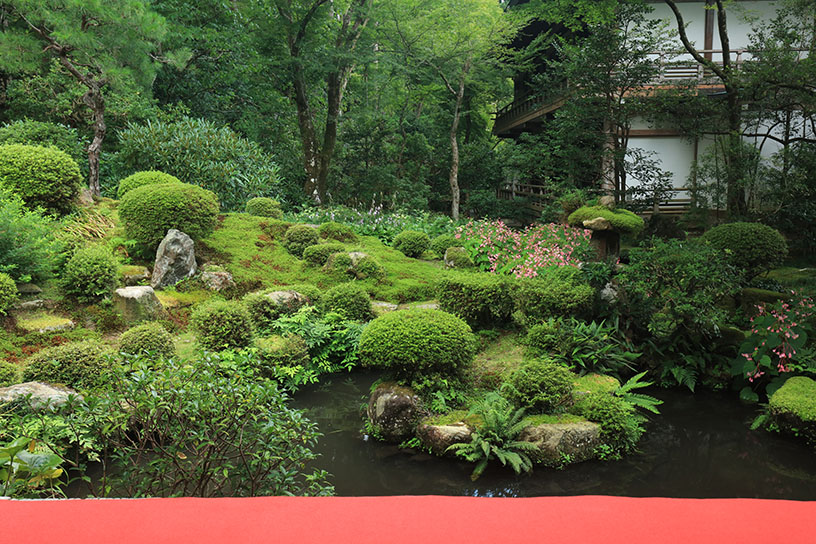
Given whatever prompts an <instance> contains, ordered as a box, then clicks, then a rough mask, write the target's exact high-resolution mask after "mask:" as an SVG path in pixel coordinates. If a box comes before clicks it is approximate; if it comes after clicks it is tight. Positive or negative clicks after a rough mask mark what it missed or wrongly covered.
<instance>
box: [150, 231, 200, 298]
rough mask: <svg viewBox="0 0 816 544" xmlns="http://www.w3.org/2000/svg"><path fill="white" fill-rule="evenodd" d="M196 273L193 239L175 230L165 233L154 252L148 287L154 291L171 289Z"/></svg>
mask: <svg viewBox="0 0 816 544" xmlns="http://www.w3.org/2000/svg"><path fill="white" fill-rule="evenodd" d="M195 273H196V262H195V244H194V243H193V239H192V238H190V237H189V236H187V235H186V234H184V233H183V232H181V231H180V230H177V229H170V230H168V231H167V236H165V237H164V239H163V240H162V241H161V243H160V244H159V249H157V250H156V263H155V264H154V265H153V274H152V278H153V279H152V280H151V282H150V285H151V286H152V287H153V288H154V289H163V288H165V287H171V286H173V285H175V284H177V283H178V282H180V281H181V280H183V279H186V278H190V277H192V276H194V275H195Z"/></svg>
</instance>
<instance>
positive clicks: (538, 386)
mask: <svg viewBox="0 0 816 544" xmlns="http://www.w3.org/2000/svg"><path fill="white" fill-rule="evenodd" d="M574 380H575V375H574V374H573V373H572V372H570V371H569V369H567V367H565V366H563V365H561V364H559V363H556V362H554V361H552V360H547V359H532V360H529V361H525V362H523V363H522V364H521V366H520V367H519V368H518V369H517V370H516V371H515V372H513V374H511V375H510V378H509V379H508V380H507V384H506V386H505V387H504V388H503V389H502V390H503V392H504V394H505V396H506V397H507V399H508V400H509V401H510V402H512V403H513V405H514V406H516V408H524V409H525V410H528V411H531V412H533V413H537V414H538V413H547V414H549V413H552V412H557V411H563V410H564V408H565V407H566V406H567V405H569V403H570V402H571V401H572V383H573V381H574Z"/></svg>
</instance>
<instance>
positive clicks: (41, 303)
mask: <svg viewBox="0 0 816 544" xmlns="http://www.w3.org/2000/svg"><path fill="white" fill-rule="evenodd" d="M56 306H57V303H56V301H53V300H45V299H40V298H38V299H35V300H27V301H25V302H18V303H17V304H15V305H14V306H13V307H12V308H13V309H15V310H18V311H22V312H24V311H27V310H40V309H42V308H56Z"/></svg>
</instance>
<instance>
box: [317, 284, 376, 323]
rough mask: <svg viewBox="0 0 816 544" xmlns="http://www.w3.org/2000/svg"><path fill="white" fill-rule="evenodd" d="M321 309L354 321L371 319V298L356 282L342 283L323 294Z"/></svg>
mask: <svg viewBox="0 0 816 544" xmlns="http://www.w3.org/2000/svg"><path fill="white" fill-rule="evenodd" d="M319 308H320V309H321V310H322V311H324V312H338V313H340V314H342V315H344V316H345V317H346V318H347V319H351V320H353V321H368V320H369V319H371V315H372V311H371V298H370V297H369V296H368V292H367V291H366V290H365V289H364V288H363V286H361V285H360V284H359V283H356V282H349V283H341V284H340V285H336V286H334V287H332V288H331V289H329V290H328V291H326V292H325V293H323V296H322V297H320V303H319Z"/></svg>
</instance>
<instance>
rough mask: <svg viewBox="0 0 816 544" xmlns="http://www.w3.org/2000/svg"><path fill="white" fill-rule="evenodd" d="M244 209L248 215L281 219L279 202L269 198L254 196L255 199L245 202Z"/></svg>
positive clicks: (281, 212) (281, 213) (281, 211)
mask: <svg viewBox="0 0 816 544" xmlns="http://www.w3.org/2000/svg"><path fill="white" fill-rule="evenodd" d="M244 209H245V210H246V213H248V214H249V215H256V216H258V217H271V218H272V219H283V210H281V207H280V202H278V201H277V200H275V199H272V198H269V197H265V196H256V197H255V198H250V199H249V200H247V203H246V207H245V208H244Z"/></svg>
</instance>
